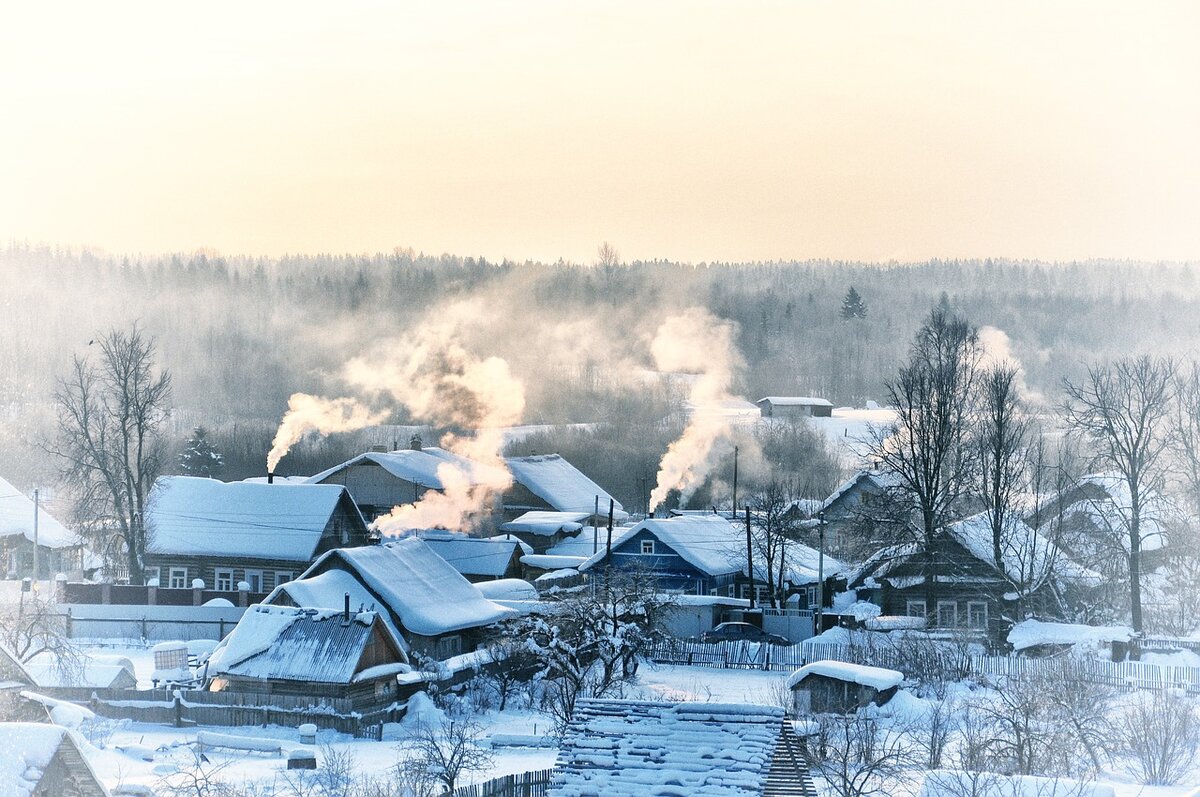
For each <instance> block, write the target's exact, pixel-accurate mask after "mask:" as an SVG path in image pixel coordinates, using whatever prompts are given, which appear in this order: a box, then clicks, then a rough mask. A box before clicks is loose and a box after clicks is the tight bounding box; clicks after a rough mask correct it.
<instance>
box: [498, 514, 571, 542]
mask: <svg viewBox="0 0 1200 797" xmlns="http://www.w3.org/2000/svg"><path fill="white" fill-rule="evenodd" d="M591 514H592V513H591V512H551V511H545V510H540V509H535V510H533V511H531V512H526V513H525V514H523V515H520V516H518V517H516V518H513V519H512V520H510V521H508V522H507V523H501V524H500V531H508V532H521V533H524V534H537V535H539V536H542V537H550V536H553V535H555V534H558V533H559V532H560V531H561V532H566V533H568V534H573V533H574V532H577V531H579V530H580V529H582V528H583V521H585V520H587V519H588V518H589V517H591Z"/></svg>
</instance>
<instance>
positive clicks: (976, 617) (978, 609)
mask: <svg viewBox="0 0 1200 797" xmlns="http://www.w3.org/2000/svg"><path fill="white" fill-rule="evenodd" d="M987 624H988V607H987V603H986V602H984V601H968V602H967V625H968V626H970V627H971V628H979V629H984V630H986V629H987Z"/></svg>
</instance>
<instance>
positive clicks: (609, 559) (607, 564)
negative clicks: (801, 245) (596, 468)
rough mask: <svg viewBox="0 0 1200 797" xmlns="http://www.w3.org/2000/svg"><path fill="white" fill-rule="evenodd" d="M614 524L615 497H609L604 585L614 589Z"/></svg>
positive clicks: (606, 587)
mask: <svg viewBox="0 0 1200 797" xmlns="http://www.w3.org/2000/svg"><path fill="white" fill-rule="evenodd" d="M612 526H613V499H611V498H610V499H608V541H607V542H605V543H604V587H605V589H609V590H611V589H612V580H611V571H612Z"/></svg>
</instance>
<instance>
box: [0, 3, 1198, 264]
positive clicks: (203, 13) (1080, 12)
mask: <svg viewBox="0 0 1200 797" xmlns="http://www.w3.org/2000/svg"><path fill="white" fill-rule="evenodd" d="M12 5H13V6H14V7H10V8H9V9H8V10H7V11H6V12H5V15H4V18H3V24H0V109H2V110H0V237H2V238H3V239H5V240H8V239H17V240H22V241H25V240H27V241H30V242H34V243H43V242H45V243H52V244H60V245H70V246H80V245H88V246H93V247H98V248H101V249H104V250H107V251H109V252H113V253H118V252H146V253H151V252H154V253H157V252H161V251H189V250H193V249H196V248H198V247H210V248H214V249H217V250H219V251H222V252H226V253H247V254H268V255H276V254H280V253H284V252H301V251H303V252H312V251H335V252H365V251H378V250H385V251H386V250H390V249H392V248H393V247H394V246H412V247H414V248H416V249H420V250H424V251H427V252H443V251H449V252H454V253H458V254H483V255H485V256H487V257H489V258H494V259H498V258H501V257H510V258H515V259H524V258H527V257H528V258H537V259H543V260H555V259H557V258H559V257H564V258H566V259H569V260H577V261H590V260H591V259H592V258H593V257H594V253H595V249H596V245H597V244H598V243H599V242H601V241H603V240H609V241H612V242H613V243H614V245H615V246H616V247H617V248H618V249H619V250H620V252H621V253H622V255H623V256H624V257H625V258H627V259H633V258H656V257H663V258H672V259H681V260H691V261H701V260H752V259H775V258H810V257H830V258H853V259H867V260H887V259H892V258H895V259H901V260H903V259H923V258H928V257H964V256H988V255H997V256H1012V257H1037V258H1044V259H1071V258H1085V257H1130V258H1143V259H1160V258H1162V259H1194V258H1200V44H1198V42H1200V4H1197V3H1195V2H1179V3H1169V2H1152V3H1145V2H1137V3H1134V2H1130V3H1103V2H1078V3H1076V2H1072V3H1065V2H1064V3H1054V2H994V3H982V2H963V0H954V1H953V2H925V1H924V0H922V1H921V2H900V0H889V1H888V2H870V3H857V2H846V1H845V0H837V1H834V0H830V1H829V2H799V1H798V2H749V1H748V2H650V3H646V2H628V3H627V2H596V3H590V2H589V3H583V2H523V1H519V0H514V1H513V2H479V3H446V4H442V3H424V4H411V5H410V4H402V3H383V2H380V3H366V2H363V3H329V2H280V3H261V2H245V0H242V2H236V3H234V2H228V3H226V2H221V3H211V2H210V3H204V4H181V3H163V2H158V1H156V2H147V3H119V2H114V3H82V2H81V3H71V4H64V3H24V4H12Z"/></svg>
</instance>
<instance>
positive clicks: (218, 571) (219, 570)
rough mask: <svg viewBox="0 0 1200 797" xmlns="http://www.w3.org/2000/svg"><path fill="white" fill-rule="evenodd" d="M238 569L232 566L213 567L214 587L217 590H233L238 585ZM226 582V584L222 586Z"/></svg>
mask: <svg viewBox="0 0 1200 797" xmlns="http://www.w3.org/2000/svg"><path fill="white" fill-rule="evenodd" d="M236 576H237V571H236V570H235V569H234V568H232V567H215V568H213V589H215V590H216V591H217V592H233V591H234V589H235V588H236V587H237V579H236ZM222 583H224V584H225V586H221V584H222Z"/></svg>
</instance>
